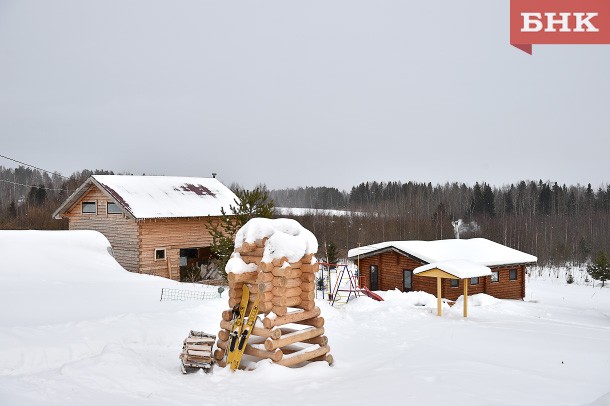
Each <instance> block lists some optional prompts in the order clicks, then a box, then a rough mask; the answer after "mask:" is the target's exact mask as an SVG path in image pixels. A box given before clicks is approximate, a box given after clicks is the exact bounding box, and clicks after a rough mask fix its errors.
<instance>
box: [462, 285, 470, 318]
mask: <svg viewBox="0 0 610 406" xmlns="http://www.w3.org/2000/svg"><path fill="white" fill-rule="evenodd" d="M462 280H463V281H464V317H468V281H469V280H470V279H462Z"/></svg>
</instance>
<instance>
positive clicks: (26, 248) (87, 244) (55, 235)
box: [0, 230, 127, 285]
mask: <svg viewBox="0 0 610 406" xmlns="http://www.w3.org/2000/svg"><path fill="white" fill-rule="evenodd" d="M111 253H112V249H111V246H110V242H108V239H106V237H104V235H103V234H101V233H99V232H97V231H85V230H83V231H38V230H9V231H0V255H1V256H2V262H3V264H2V271H0V285H4V284H5V283H6V284H7V283H10V282H20V283H23V282H24V281H25V280H34V279H35V280H40V278H42V279H43V280H54V281H60V280H63V281H66V280H74V278H77V279H80V280H83V279H87V280H89V281H91V282H92V281H94V280H96V279H97V278H104V279H105V280H107V279H108V278H113V277H120V274H123V275H125V274H127V271H126V270H125V269H123V267H122V266H121V265H119V263H118V262H116V260H115V259H114V257H113V256H112V254H111Z"/></svg>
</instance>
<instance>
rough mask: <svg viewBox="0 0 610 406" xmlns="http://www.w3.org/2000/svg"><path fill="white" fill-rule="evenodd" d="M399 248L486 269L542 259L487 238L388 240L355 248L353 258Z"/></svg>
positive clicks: (434, 259) (433, 259)
mask: <svg viewBox="0 0 610 406" xmlns="http://www.w3.org/2000/svg"><path fill="white" fill-rule="evenodd" d="M392 248H394V249H397V250H399V251H402V252H403V253H406V254H408V255H411V256H414V257H416V258H419V259H421V260H422V261H425V262H427V263H433V262H443V261H450V260H456V259H463V260H468V261H472V262H475V263H477V264H480V265H486V266H499V265H509V264H528V263H533V262H536V261H537V260H538V258H536V257H535V256H533V255H530V254H526V253H524V252H521V251H518V250H516V249H513V248H509V247H507V246H505V245H502V244H498V243H497V242H493V241H490V240H488V239H485V238H471V239H459V240H454V239H451V240H436V241H386V242H382V243H379V244H372V245H366V246H364V247H359V248H352V249H351V250H349V252H348V257H349V258H350V259H355V258H357V257H358V256H360V257H366V256H369V255H372V254H373V253H375V252H377V251H382V250H385V249H392Z"/></svg>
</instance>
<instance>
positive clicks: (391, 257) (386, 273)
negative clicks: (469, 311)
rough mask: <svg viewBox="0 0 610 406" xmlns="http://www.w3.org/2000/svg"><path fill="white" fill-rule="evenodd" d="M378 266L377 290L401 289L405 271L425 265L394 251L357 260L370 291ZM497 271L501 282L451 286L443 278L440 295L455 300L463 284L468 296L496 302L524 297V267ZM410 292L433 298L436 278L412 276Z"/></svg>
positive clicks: (484, 279) (448, 281)
mask: <svg viewBox="0 0 610 406" xmlns="http://www.w3.org/2000/svg"><path fill="white" fill-rule="evenodd" d="M371 265H377V266H378V267H379V289H380V290H393V289H400V290H404V277H403V271H404V270H413V269H415V268H417V267H418V266H421V265H425V263H423V262H419V261H417V260H415V259H413V258H410V257H407V256H405V255H401V254H399V253H397V252H394V251H389V252H384V253H381V254H378V255H373V256H370V257H366V258H361V259H360V272H361V275H363V276H365V279H366V281H367V285H368V287H369V288H370V266H371ZM510 269H517V279H516V280H510V279H509V271H510ZM492 271H499V277H500V280H499V281H498V282H491V277H490V276H486V277H481V278H479V283H478V284H476V285H471V284H470V280H469V279H468V280H465V281H463V280H460V281H459V284H458V286H457V287H451V280H450V279H443V281H442V287H441V293H442V296H443V297H444V298H446V299H449V300H456V299H457V298H458V297H459V296H460V295H462V294H463V292H464V282H466V283H468V284H469V285H468V295H475V294H477V293H486V294H488V295H491V296H494V297H497V298H498V299H523V298H524V297H525V266H524V265H516V266H504V267H495V268H492ZM411 290H412V291H424V292H427V293H430V294H432V295H434V296H436V279H435V278H427V277H424V276H417V275H413V277H412V289H411Z"/></svg>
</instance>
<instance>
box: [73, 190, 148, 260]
mask: <svg viewBox="0 0 610 406" xmlns="http://www.w3.org/2000/svg"><path fill="white" fill-rule="evenodd" d="M82 202H95V203H96V208H97V213H93V214H87V213H85V214H83V212H82ZM109 202H112V200H111V199H109V198H108V196H106V195H105V194H104V193H103V192H102V191H101V190H99V189H98V188H97V187H95V186H93V185H92V186H91V187H90V188H89V191H87V192H86V193H85V194H84V195H83V197H82V198H81V199H80V200H78V201H77V202H76V203H75V204H74V205H73V206H72V207H71V208H70V210H69V211H67V212H66V214H65V216H66V217H67V218H68V228H69V229H70V230H95V231H99V232H100V233H102V234H104V236H105V237H106V238H107V239H108V241H109V242H110V245H112V251H113V255H114V258H115V259H116V260H117V262H118V263H119V264H121V266H122V267H123V268H125V269H127V270H128V271H131V272H138V265H139V264H138V252H139V246H140V244H139V239H138V225H137V223H136V222H135V220H133V219H130V218H128V217H126V216H125V215H124V214H108V213H107V207H108V203H109Z"/></svg>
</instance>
